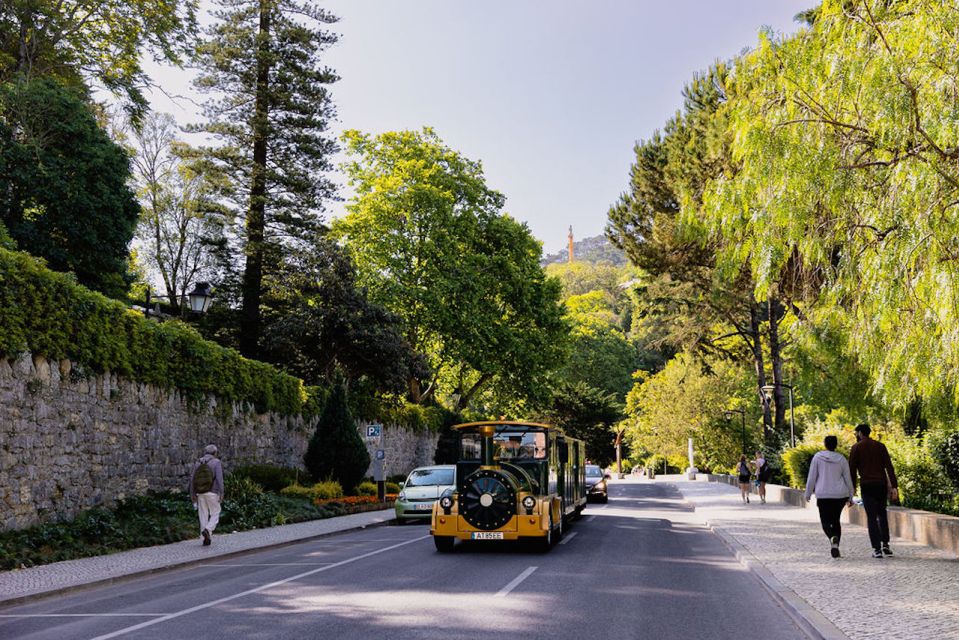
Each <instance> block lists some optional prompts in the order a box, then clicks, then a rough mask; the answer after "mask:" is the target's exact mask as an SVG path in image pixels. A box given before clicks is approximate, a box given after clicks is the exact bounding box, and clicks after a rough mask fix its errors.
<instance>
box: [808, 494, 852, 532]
mask: <svg viewBox="0 0 959 640" xmlns="http://www.w3.org/2000/svg"><path fill="white" fill-rule="evenodd" d="M846 502H847V499H846V498H818V497H817V498H816V506H817V507H819V522H820V523H822V530H823V531H824V532H825V533H826V537H827V538H829V539H830V540H832V537H833V536H835V537H836V542H839V538H841V537H842V527H841V526H840V524H839V516H840V515H842V508H843V507H844V506H846Z"/></svg>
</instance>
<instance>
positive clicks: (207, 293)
mask: <svg viewBox="0 0 959 640" xmlns="http://www.w3.org/2000/svg"><path fill="white" fill-rule="evenodd" d="M154 298H164V299H167V300H169V302H170V303H171V304H172V303H174V302H175V301H174V300H171V299H170V296H163V295H154V293H153V288H152V287H150V286H149V285H147V296H146V306H145V307H144V309H143V315H144V316H146V317H147V318H149V317H150V305H151V304H152V300H153V299H154ZM186 298H187V300H189V303H190V311H192V312H193V313H206V311H207V309H209V308H210V303H211V302H212V301H213V288H212V287H211V286H210V283H209V282H198V283H196V286H195V287H193V291H191V292H190V293H188V294H186Z"/></svg>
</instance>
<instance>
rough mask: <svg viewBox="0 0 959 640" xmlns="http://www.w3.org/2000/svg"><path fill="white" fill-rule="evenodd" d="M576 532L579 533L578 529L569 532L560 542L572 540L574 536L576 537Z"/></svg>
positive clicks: (564, 542)
mask: <svg viewBox="0 0 959 640" xmlns="http://www.w3.org/2000/svg"><path fill="white" fill-rule="evenodd" d="M576 533H577V532H576V531H573V532H572V533H567V534H566V535H565V536H564V537H563V539H562V540H560V541H559V543H560V544H566V543H567V542H569V541H570V540H572V539H573V538H575V537H576Z"/></svg>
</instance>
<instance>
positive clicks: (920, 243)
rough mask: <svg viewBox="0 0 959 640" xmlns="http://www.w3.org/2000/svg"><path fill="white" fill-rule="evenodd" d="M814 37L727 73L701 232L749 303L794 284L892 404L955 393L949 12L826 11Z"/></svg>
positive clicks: (939, 8)
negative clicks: (721, 166) (715, 245)
mask: <svg viewBox="0 0 959 640" xmlns="http://www.w3.org/2000/svg"><path fill="white" fill-rule="evenodd" d="M810 22H811V26H810V27H809V28H807V29H804V30H802V31H801V32H800V33H798V34H797V35H795V36H793V37H789V38H786V39H783V40H776V39H774V38H773V37H772V36H770V35H768V34H767V35H765V36H763V37H762V39H761V41H760V43H759V46H758V48H757V49H756V50H755V51H753V52H751V53H749V54H747V55H745V56H744V57H743V58H742V59H741V60H740V61H739V63H738V64H737V67H736V70H735V73H734V81H733V82H732V83H731V85H730V87H731V89H730V91H731V95H732V99H731V100H730V102H729V105H728V118H729V123H730V131H731V133H732V134H733V136H734V142H733V153H734V158H735V160H736V162H737V165H738V167H739V172H738V173H737V174H736V175H734V176H729V177H723V178H720V179H717V180H715V181H714V182H713V183H712V184H711V185H710V186H709V187H708V188H707V189H706V193H705V197H704V200H705V203H706V210H707V211H708V222H709V225H710V227H711V229H712V231H713V232H714V233H715V234H716V235H717V236H721V237H723V238H724V239H725V242H724V243H723V246H724V248H725V251H724V254H723V259H724V261H725V262H726V263H727V264H741V263H742V262H743V261H746V262H748V264H749V265H750V268H751V272H752V274H753V277H754V278H755V280H756V283H757V290H758V291H759V292H760V294H761V293H762V292H764V291H766V290H768V289H769V288H770V287H771V286H773V284H774V283H776V282H781V281H782V280H783V274H784V273H786V274H791V277H790V278H787V280H789V281H790V282H791V287H792V290H793V295H794V296H797V297H799V296H805V297H806V298H807V300H808V301H809V302H814V303H816V306H815V313H816V314H817V315H818V316H819V318H818V319H819V320H820V321H821V324H822V325H823V326H829V327H836V329H835V330H836V331H838V332H840V334H841V335H842V337H843V339H844V340H845V341H846V344H847V348H848V349H849V350H850V351H851V352H852V353H854V354H856V355H857V356H858V359H859V361H860V363H861V364H862V365H863V366H864V368H865V369H866V370H868V371H869V372H870V373H871V374H872V377H873V379H874V381H875V385H876V388H877V389H878V390H879V391H880V392H881V393H882V394H884V395H885V397H886V398H887V399H889V400H892V401H895V402H897V403H899V404H907V403H909V402H910V401H911V400H912V399H913V398H914V397H915V395H916V394H918V395H920V396H924V397H936V396H938V395H940V394H941V393H942V392H943V390H944V389H947V390H951V391H952V393H953V394H955V393H956V389H957V388H959V387H957V385H956V383H957V381H959V342H957V340H956V335H957V327H959V280H957V276H959V272H957V257H959V244H957V238H959V111H957V106H956V105H957V95H959V59H957V58H956V56H955V51H956V49H957V45H959V13H957V12H956V11H955V8H954V7H953V6H951V4H949V3H942V2H938V1H937V0H900V1H897V2H886V1H884V0H852V1H850V0H826V1H825V2H823V4H822V6H821V7H820V8H819V9H818V10H817V11H816V12H815V13H814V14H813V15H812V16H810Z"/></svg>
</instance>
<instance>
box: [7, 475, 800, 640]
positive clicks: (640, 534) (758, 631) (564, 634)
mask: <svg viewBox="0 0 959 640" xmlns="http://www.w3.org/2000/svg"><path fill="white" fill-rule="evenodd" d="M756 636H761V637H763V638H764V639H768V640H787V639H788V640H792V639H798V638H806V636H805V635H804V634H803V633H802V632H801V631H800V630H799V629H798V627H797V626H796V625H795V624H794V623H793V622H792V619H791V618H790V617H789V616H788V615H787V613H786V612H785V610H783V609H782V608H781V607H780V606H779V605H778V604H777V603H776V602H775V601H774V600H773V599H772V598H771V596H770V595H769V594H768V593H767V592H766V590H765V589H764V588H763V587H762V585H761V584H760V583H759V581H758V580H757V579H756V578H755V577H754V576H753V575H752V574H751V573H750V572H749V571H747V570H746V569H744V568H743V567H742V565H740V564H739V562H737V561H736V559H735V558H734V557H733V556H732V554H731V552H730V551H729V550H728V549H727V548H726V547H725V546H724V545H723V543H722V542H721V541H720V540H719V539H718V538H717V537H716V536H715V535H714V534H712V533H711V532H710V531H709V530H707V529H705V528H704V527H703V526H702V525H701V524H698V522H697V519H696V518H695V515H694V514H693V513H692V511H691V509H690V508H689V507H688V506H687V505H686V504H685V503H684V502H683V501H682V499H681V496H680V495H679V493H678V491H677V490H676V489H675V488H674V487H672V486H670V485H668V484H664V483H660V482H615V483H613V484H611V486H610V500H609V503H608V504H606V505H590V507H589V508H588V509H587V510H586V512H585V513H584V517H583V519H582V520H580V521H578V522H575V523H574V524H573V526H572V528H571V529H570V530H569V531H568V532H567V534H566V536H565V537H564V539H563V540H562V542H561V543H560V544H558V545H556V546H555V547H554V548H553V549H552V550H551V551H550V552H549V553H545V554H544V553H538V552H536V551H535V550H533V549H531V548H528V547H526V546H524V545H521V544H513V543H510V544H507V545H505V546H504V545H503V543H460V545H459V546H457V548H456V550H455V552H454V553H452V554H448V555H444V554H438V553H436V552H435V550H434V548H433V542H432V540H430V538H429V529H428V527H426V526H424V525H407V526H390V527H377V528H370V529H364V530H360V531H354V532H349V533H344V534H339V535H335V536H330V537H326V538H321V539H318V540H314V541H310V542H305V543H300V544H295V545H290V546H286V547H281V548H277V549H272V550H266V551H259V552H256V553H250V554H247V555H243V556H238V557H230V558H225V559H223V560H222V561H213V562H210V563H208V564H202V565H195V566H191V567H189V568H184V569H178V570H172V571H168V572H164V573H159V574H155V575H149V576H143V577H139V578H135V579H131V580H127V581H124V582H122V583H118V584H113V585H107V586H102V587H96V588H90V589H85V590H82V591H78V592H75V593H72V594H67V595H61V596H57V597H52V598H48V599H44V600H38V601H35V602H31V603H29V604H25V605H20V606H17V607H8V608H5V609H0V639H3V640H14V639H16V640H73V639H78V640H79V639H83V640H89V639H94V640H107V639H108V638H129V639H155V640H171V639H179V638H183V639H184V640H187V639H188V640H194V639H197V638H201V639H203V640H240V639H260V638H262V639H271V640H273V639H290V640H308V639H313V638H337V639H347V640H348V639H353V638H357V639H387V638H388V639H396V640H403V639H413V638H416V639H421V638H429V639H437V640H441V639H442V640H448V639H451V638H464V639H486V638H490V639H499V638H503V639H507V638H508V639H509V640H524V639H528V640H539V639H542V638H555V639H567V638H568V639H570V640H573V639H576V640H586V639H591V638H596V639H603V640H607V639H608V640H631V639H640V638H642V639H663V640H668V639H671V638H675V639H687V638H716V639H720V640H723V639H727V638H728V639H736V638H750V637H756Z"/></svg>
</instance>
